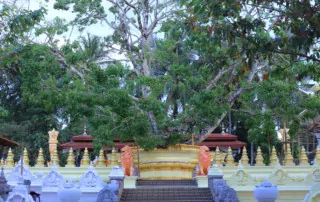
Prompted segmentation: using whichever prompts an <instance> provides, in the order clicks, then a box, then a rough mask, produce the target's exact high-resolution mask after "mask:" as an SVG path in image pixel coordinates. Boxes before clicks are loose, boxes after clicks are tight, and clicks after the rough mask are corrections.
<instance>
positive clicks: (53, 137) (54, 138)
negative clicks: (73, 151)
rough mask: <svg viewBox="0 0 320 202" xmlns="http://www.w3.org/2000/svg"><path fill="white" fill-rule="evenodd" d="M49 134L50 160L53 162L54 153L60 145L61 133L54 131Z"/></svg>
mask: <svg viewBox="0 0 320 202" xmlns="http://www.w3.org/2000/svg"><path fill="white" fill-rule="evenodd" d="M48 134H49V152H50V159H51V161H52V160H53V155H54V151H55V150H57V144H58V135H59V132H58V131H56V130H55V129H53V130H52V131H49V132H48Z"/></svg>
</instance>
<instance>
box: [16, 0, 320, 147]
mask: <svg viewBox="0 0 320 202" xmlns="http://www.w3.org/2000/svg"><path fill="white" fill-rule="evenodd" d="M108 2H109V4H108V5H107V4H104V3H102V1H98V0H95V1H63V0H58V1H57V2H56V4H55V8H57V9H73V11H74V12H75V13H76V14H77V17H76V19H75V20H74V21H73V22H72V23H73V24H72V25H73V26H75V25H78V26H79V27H80V28H84V27H87V26H89V25H91V24H95V23H100V22H104V23H105V24H106V27H103V28H105V29H106V30H107V29H109V28H110V27H111V28H113V33H112V34H111V35H110V36H105V37H104V38H101V41H100V42H101V46H100V45H99V47H103V50H104V51H105V54H108V53H109V56H110V55H111V54H110V53H114V51H116V50H118V53H124V55H125V56H126V58H127V59H128V60H129V61H130V67H128V66H126V65H125V64H123V63H122V64H121V63H119V62H118V61H116V60H113V62H110V63H109V64H108V66H107V67H101V66H99V64H98V63H97V62H95V61H94V60H92V58H93V57H92V56H94V55H95V54H92V53H93V52H92V51H91V50H90V51H89V49H90V47H91V46H88V45H86V44H84V45H82V44H81V43H80V42H79V41H80V40H79V41H74V42H70V43H67V44H65V45H64V46H63V47H61V48H57V47H46V48H43V49H42V50H43V51H42V52H41V54H42V55H43V56H44V57H40V56H41V55H39V54H40V53H39V52H35V53H34V56H33V58H42V60H40V59H39V60H38V59H37V60H38V63H35V64H34V65H32V66H31V65H30V66H28V67H27V66H24V64H25V63H21V67H25V68H26V70H28V71H25V74H24V76H25V78H28V79H33V81H34V82H25V83H24V84H25V88H23V90H24V94H23V95H24V96H25V99H26V100H28V102H31V103H35V104H38V105H40V106H44V108H45V109H46V110H47V111H50V112H59V113H58V115H59V118H61V119H63V120H64V121H65V123H66V124H67V125H68V126H71V125H72V124H74V123H76V122H79V120H81V119H83V117H84V116H85V117H87V118H88V120H89V127H90V128H91V130H92V133H93V135H94V136H95V137H96V138H95V145H96V146H98V147H99V146H102V145H105V144H109V145H110V144H112V140H113V138H115V137H119V138H120V139H121V140H123V141H125V140H129V139H131V140H132V139H138V140H139V144H140V145H141V146H142V147H144V148H146V149H151V148H153V147H155V146H159V145H160V146H166V145H168V144H174V143H177V142H186V143H191V141H190V140H189V141H186V138H187V137H189V138H190V134H192V133H195V134H197V136H196V141H197V142H199V141H203V140H204V139H205V138H206V137H207V135H208V134H210V133H211V132H212V131H214V130H215V129H216V128H217V127H218V126H219V125H220V123H221V121H224V120H225V119H226V115H227V114H228V112H229V111H230V110H231V111H232V112H233V113H234V114H235V115H237V116H238V117H239V118H238V119H239V120H240V121H242V122H243V123H245V124H246V127H248V128H250V129H251V131H252V132H251V133H252V134H257V133H260V134H262V136H261V137H263V138H265V139H263V138H262V139H261V138H260V136H259V141H260V142H266V139H268V138H266V137H268V135H269V137H270V138H269V139H270V140H272V139H274V135H275V134H274V133H272V129H271V128H272V127H274V125H273V124H272V123H274V122H276V121H277V120H281V121H282V120H285V121H287V122H292V120H297V119H296V118H297V116H296V115H297V113H298V111H300V109H303V108H307V107H308V108H309V109H314V108H316V106H318V103H319V100H318V98H317V97H315V98H312V102H311V101H309V104H308V100H309V99H306V102H304V101H305V100H304V99H300V94H299V93H297V94H292V93H293V92H297V91H298V87H299V86H298V80H297V78H296V77H297V75H298V76H299V79H300V80H302V81H303V80H304V79H305V78H312V79H314V80H317V79H318V78H319V74H318V73H319V64H318V60H317V55H316V54H317V51H318V50H317V46H316V40H317V39H318V36H317V35H313V37H312V39H311V37H309V36H305V37H307V38H306V39H307V40H297V38H299V37H300V35H299V33H297V32H293V31H292V30H294V28H296V26H301V25H304V26H305V29H306V30H308V29H309V28H310V29H311V27H312V29H315V28H314V27H315V26H316V22H318V21H314V20H311V21H310V20H305V21H304V20H303V19H304V16H302V17H301V18H300V19H299V20H301V22H300V21H299V20H298V21H299V22H297V21H295V19H294V17H293V16H292V15H291V14H292V12H293V11H292V10H294V9H297V8H299V5H296V4H288V5H285V6H284V7H282V6H279V5H278V6H276V5H274V3H271V2H268V1H263V2H259V1H253V2H242V1H210V2H204V1H182V2H181V3H182V5H183V6H182V9H181V10H177V9H176V7H175V5H174V4H163V2H162V1H161V3H160V2H158V1H156V0H155V1H108ZM279 4H280V3H279ZM281 5H282V4H281ZM71 6H72V8H70V7H71ZM300 6H305V7H303V8H304V9H307V8H308V6H309V7H310V6H311V7H312V6H314V5H307V4H306V5H300ZM279 7H280V8H281V9H280V10H278V11H274V10H275V9H274V8H279ZM107 9H108V10H107ZM172 10H174V11H176V12H173V11H172ZM311 10H312V9H311ZM271 11H272V12H271ZM280 11H281V12H282V13H281V15H283V16H284V17H283V18H279V19H280V21H279V20H277V22H276V23H273V19H274V17H275V16H278V15H279V13H280ZM312 11H313V10H312ZM317 12H318V11H315V14H318V13H317ZM107 14H108V15H107ZM109 15H112V16H113V17H109ZM168 16H170V18H168ZM314 16H317V15H314ZM269 19H271V22H272V23H270V22H269V21H268V20H269ZM285 19H287V21H284V20H285ZM112 21H114V22H112ZM309 21H310V22H309ZM296 22H297V23H296ZM107 25H108V26H109V27H107ZM157 25H159V27H157ZM160 28H161V29H160ZM156 33H163V37H161V38H160V37H159V38H157V40H155V39H156V37H155V36H156V35H155V34H156ZM88 41H90V40H88ZM297 41H298V42H299V43H296V42H297ZM85 43H86V42H85ZM96 47H97V46H96ZM310 48H312V51H311V52H310V54H309V53H308V51H306V50H310ZM29 50H32V49H29ZM97 51H98V49H97ZM99 52H101V48H99ZM28 54H31V52H29V53H28ZM28 54H27V53H25V55H28ZM105 56H106V55H103V54H102V57H105ZM25 59H28V61H30V57H26V58H25ZM111 59H112V58H111ZM44 61H45V62H47V63H49V64H50V65H49V66H48V67H46V68H40V67H41V65H43V62H44ZM39 65H40V66H39ZM35 75H36V76H35ZM50 75H52V76H50ZM28 79H26V81H28ZM275 89H277V90H275ZM283 89H287V90H285V91H283ZM272 90H273V91H272ZM289 92H290V93H289ZM284 94H285V95H286V97H283V96H284ZM311 103H312V104H311ZM285 106H289V107H287V108H284V107H285ZM295 106H297V107H295ZM318 109H319V108H318ZM310 111H312V110H310ZM289 115H290V116H289ZM257 117H258V118H257ZM299 121H300V120H299ZM292 123H293V122H292ZM295 123H296V122H295ZM260 127H261V130H259V128H260ZM292 131H294V130H292ZM256 139H257V140H258V138H256Z"/></svg>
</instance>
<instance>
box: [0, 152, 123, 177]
mask: <svg viewBox="0 0 320 202" xmlns="http://www.w3.org/2000/svg"><path fill="white" fill-rule="evenodd" d="M111 155H112V157H113V164H115V165H118V164H119V162H120V154H118V153H116V152H115V150H113V153H112V154H111ZM13 157H14V155H13V153H12V150H11V149H9V151H8V154H7V158H6V159H1V162H0V163H1V166H2V167H4V170H5V171H6V172H10V171H11V170H12V169H14V166H15V165H17V164H18V162H17V163H15V162H14V161H13ZM23 161H24V165H26V166H28V167H29V168H30V171H31V172H32V173H43V174H44V175H46V174H48V173H49V172H50V165H52V164H53V163H56V165H57V167H58V168H59V170H60V172H61V173H62V175H63V176H64V177H65V178H70V177H74V178H75V179H76V180H79V179H80V177H81V176H82V174H83V173H84V172H86V170H87V169H88V167H89V165H90V160H89V154H88V150H86V152H84V155H83V160H82V163H81V165H80V166H79V167H77V168H76V169H74V168H75V167H76V166H75V160H74V154H73V150H72V148H71V149H70V150H69V153H68V159H67V164H66V165H65V166H62V167H61V166H59V158H58V154H57V151H56V150H54V151H53V158H52V161H47V162H46V161H45V159H44V157H43V150H42V148H40V149H39V154H38V158H37V161H36V164H35V166H32V167H31V166H30V165H29V158H28V151H27V149H24V150H23ZM94 166H95V168H96V171H97V173H99V175H100V176H101V177H102V179H103V180H105V181H106V180H108V176H109V173H110V170H111V168H112V166H114V165H111V163H110V164H108V165H106V160H105V158H104V155H103V151H102V150H101V151H100V153H99V158H98V161H97V163H96V164H95V165H94ZM26 174H27V173H25V174H24V175H26Z"/></svg>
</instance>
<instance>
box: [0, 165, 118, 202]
mask: <svg viewBox="0 0 320 202" xmlns="http://www.w3.org/2000/svg"><path fill="white" fill-rule="evenodd" d="M21 168H23V171H22V172H21ZM21 174H22V175H21ZM2 175H4V174H3V171H2ZM6 176H7V179H8V181H6V182H7V184H8V185H10V186H11V187H14V189H13V192H12V193H10V194H9V196H8V200H9V201H10V202H11V198H14V197H20V198H21V199H24V200H26V201H30V202H31V200H29V199H31V196H30V195H29V191H27V189H26V188H27V187H26V186H24V185H23V184H22V183H21V182H22V181H23V180H30V181H31V185H30V191H33V192H36V193H38V194H40V195H41V198H42V199H45V201H46V202H56V201H60V200H61V201H69V202H73V201H74V202H76V201H77V202H85V201H96V200H97V196H98V193H99V192H100V191H101V190H105V189H106V188H107V187H108V186H106V183H105V182H104V181H103V179H102V178H101V177H100V176H99V174H98V172H97V171H96V169H95V168H94V167H93V165H92V163H91V165H89V167H87V170H86V172H84V173H82V176H81V177H80V178H79V179H75V178H73V177H72V178H70V179H69V180H68V181H66V178H65V177H64V176H63V175H62V174H61V172H60V168H59V167H58V166H57V165H56V164H55V163H53V164H52V165H51V166H50V171H49V172H48V173H47V174H45V175H44V176H43V175H39V174H37V175H35V174H34V173H32V172H31V170H30V169H29V167H28V166H26V165H25V164H24V163H23V162H21V161H20V162H19V163H18V165H16V166H15V167H14V168H13V169H12V170H11V171H9V172H8V173H7V175H6ZM110 187H111V188H112V190H113V189H114V186H112V185H109V188H110ZM118 188H119V187H118ZM80 196H81V198H80ZM0 198H1V197H0ZM59 199H60V200H59ZM32 201H33V200H32Z"/></svg>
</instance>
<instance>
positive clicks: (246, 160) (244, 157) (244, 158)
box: [241, 147, 249, 166]
mask: <svg viewBox="0 0 320 202" xmlns="http://www.w3.org/2000/svg"><path fill="white" fill-rule="evenodd" d="M241 162H242V164H243V165H244V166H248V165H249V158H248V153H247V148H246V147H243V150H242V157H241Z"/></svg>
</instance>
